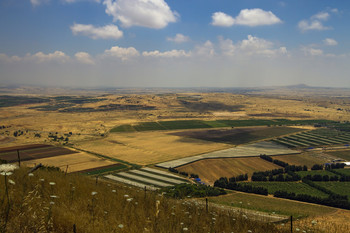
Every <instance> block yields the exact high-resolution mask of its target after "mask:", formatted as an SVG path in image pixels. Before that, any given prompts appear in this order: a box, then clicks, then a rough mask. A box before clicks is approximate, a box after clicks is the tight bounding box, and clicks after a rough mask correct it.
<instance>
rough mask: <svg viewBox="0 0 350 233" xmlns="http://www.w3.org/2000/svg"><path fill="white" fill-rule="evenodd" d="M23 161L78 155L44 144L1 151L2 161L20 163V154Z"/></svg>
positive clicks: (2, 149)
mask: <svg viewBox="0 0 350 233" xmlns="http://www.w3.org/2000/svg"><path fill="white" fill-rule="evenodd" d="M17 151H18V153H19V156H20V160H21V161H27V160H33V159H41V158H47V157H53V156H59V155H67V154H74V153H77V152H76V151H73V150H70V149H67V148H63V147H55V146H51V145H44V144H29V145H24V146H17V147H16V146H15V147H5V148H1V149H0V159H2V160H6V161H7V162H9V163H13V162H16V161H18V154H17Z"/></svg>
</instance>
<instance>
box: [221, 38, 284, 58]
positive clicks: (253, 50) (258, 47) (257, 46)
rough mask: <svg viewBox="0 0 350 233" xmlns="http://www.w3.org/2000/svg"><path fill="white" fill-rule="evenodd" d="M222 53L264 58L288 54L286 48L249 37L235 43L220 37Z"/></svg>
mask: <svg viewBox="0 0 350 233" xmlns="http://www.w3.org/2000/svg"><path fill="white" fill-rule="evenodd" d="M219 46H220V50H221V53H222V54H223V55H226V56H234V55H238V56H253V55H258V56H263V57H273V56H276V55H285V54H288V51H287V48H286V47H279V48H278V47H275V46H274V44H273V43H272V42H271V41H267V40H265V39H262V38H258V37H255V36H252V35H248V37H247V39H244V40H242V41H238V42H237V43H233V41H232V40H230V39H224V38H223V37H219Z"/></svg>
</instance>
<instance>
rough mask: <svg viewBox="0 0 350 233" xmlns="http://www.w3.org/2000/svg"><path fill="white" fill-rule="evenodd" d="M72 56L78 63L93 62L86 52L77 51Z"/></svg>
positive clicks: (90, 63) (91, 63)
mask: <svg viewBox="0 0 350 233" xmlns="http://www.w3.org/2000/svg"><path fill="white" fill-rule="evenodd" d="M74 56H75V59H76V60H77V61H78V62H80V63H83V64H89V65H93V64H95V62H94V60H93V59H92V57H91V56H90V54H88V53H86V52H78V53H76V54H75V55H74Z"/></svg>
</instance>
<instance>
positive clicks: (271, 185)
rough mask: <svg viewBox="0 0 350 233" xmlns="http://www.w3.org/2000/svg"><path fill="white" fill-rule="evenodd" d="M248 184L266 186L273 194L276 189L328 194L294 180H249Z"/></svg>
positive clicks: (297, 192)
mask: <svg viewBox="0 0 350 233" xmlns="http://www.w3.org/2000/svg"><path fill="white" fill-rule="evenodd" d="M249 184H250V185H253V186H255V187H264V188H267V190H268V192H269V194H274V193H275V192H276V191H279V190H282V191H286V192H293V193H295V194H308V195H311V196H317V197H322V198H326V197H328V195H327V194H326V193H323V192H321V191H319V190H317V189H315V188H312V187H310V186H309V185H307V184H305V183H295V182H249Z"/></svg>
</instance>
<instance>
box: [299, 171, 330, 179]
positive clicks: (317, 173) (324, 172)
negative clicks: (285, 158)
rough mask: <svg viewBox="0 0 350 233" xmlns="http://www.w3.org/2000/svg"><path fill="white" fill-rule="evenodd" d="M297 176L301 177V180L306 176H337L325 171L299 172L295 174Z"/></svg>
mask: <svg viewBox="0 0 350 233" xmlns="http://www.w3.org/2000/svg"><path fill="white" fill-rule="evenodd" d="M296 173H297V174H298V175H299V176H301V178H304V177H305V176H307V175H311V176H314V175H321V176H325V175H328V176H337V175H336V174H334V173H333V172H330V171H326V170H313V171H312V170H311V171H300V172H296Z"/></svg>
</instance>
